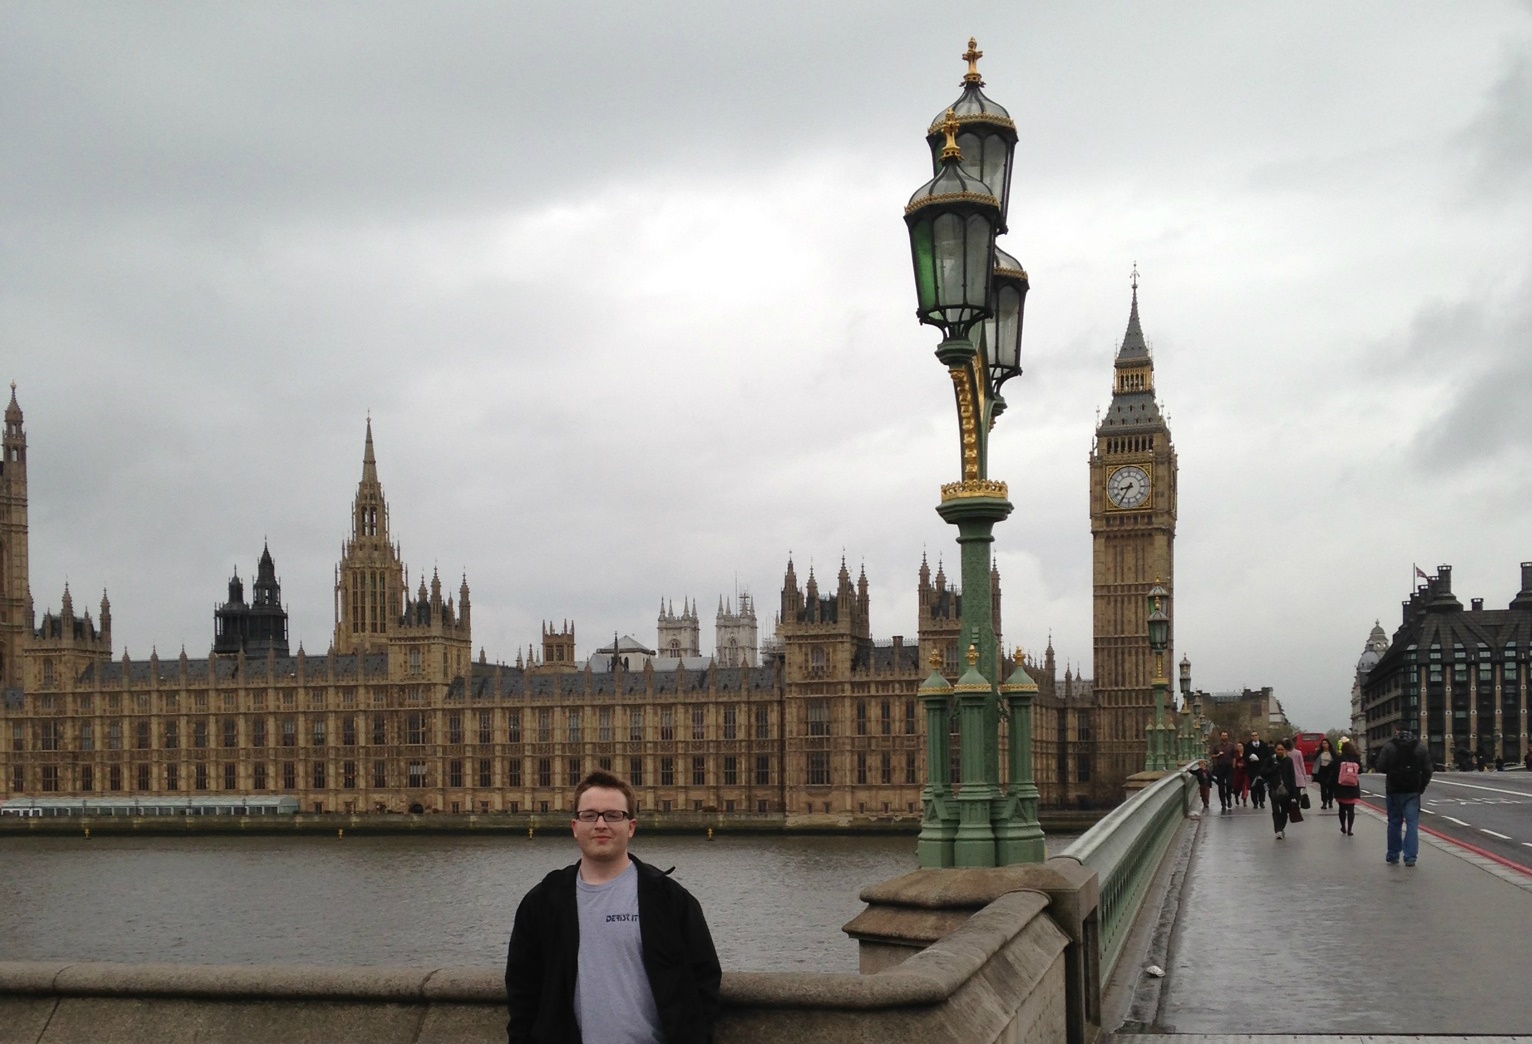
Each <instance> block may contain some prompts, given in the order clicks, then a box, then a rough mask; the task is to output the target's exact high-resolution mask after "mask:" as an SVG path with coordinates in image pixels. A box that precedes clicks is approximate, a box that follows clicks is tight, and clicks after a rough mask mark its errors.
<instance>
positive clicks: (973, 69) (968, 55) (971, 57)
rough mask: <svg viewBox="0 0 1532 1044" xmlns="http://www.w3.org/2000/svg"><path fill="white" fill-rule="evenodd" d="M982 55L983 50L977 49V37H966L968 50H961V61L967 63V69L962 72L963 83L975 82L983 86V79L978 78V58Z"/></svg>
mask: <svg viewBox="0 0 1532 1044" xmlns="http://www.w3.org/2000/svg"><path fill="white" fill-rule="evenodd" d="M983 57H984V52H983V51H981V50H979V41H978V38H977V37H973V36H970V37H969V38H968V50H966V51H964V52H963V61H965V62H967V63H968V71H967V72H966V73H964V74H963V82H964V83H976V84H978V85H979V86H980V87H983V86H984V81H983V80H981V79H979V59H980V58H983Z"/></svg>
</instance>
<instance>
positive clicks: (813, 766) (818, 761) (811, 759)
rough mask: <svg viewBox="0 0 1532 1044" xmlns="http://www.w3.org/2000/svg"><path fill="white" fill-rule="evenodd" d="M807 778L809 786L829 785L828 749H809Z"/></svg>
mask: <svg viewBox="0 0 1532 1044" xmlns="http://www.w3.org/2000/svg"><path fill="white" fill-rule="evenodd" d="M808 780H809V786H811V787H827V786H829V785H830V755H829V752H828V751H823V750H811V751H809V753H808Z"/></svg>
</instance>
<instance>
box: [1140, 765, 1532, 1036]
mask: <svg viewBox="0 0 1532 1044" xmlns="http://www.w3.org/2000/svg"><path fill="white" fill-rule="evenodd" d="M1378 800H1380V799H1378ZM1318 805H1319V801H1318V796H1317V791H1315V792H1314V806H1315V807H1314V808H1313V809H1311V810H1310V811H1309V812H1308V813H1306V814H1305V815H1306V818H1305V820H1304V822H1302V823H1300V824H1298V825H1296V826H1289V827H1288V828H1287V839H1286V840H1284V841H1278V840H1276V839H1275V837H1274V835H1273V832H1272V827H1271V816H1270V815H1269V813H1268V812H1266V811H1265V810H1260V811H1256V810H1252V809H1236V811H1235V812H1234V814H1232V815H1228V816H1220V815H1219V814H1218V810H1217V808H1216V806H1215V807H1214V809H1213V810H1212V812H1211V813H1210V814H1209V815H1207V816H1206V817H1205V818H1204V819H1203V820H1202V821H1201V823H1200V825H1199V827H1198V835H1197V838H1196V841H1195V843H1194V844H1193V847H1192V855H1191V860H1190V863H1189V864H1188V866H1187V870H1186V882H1185V888H1184V890H1183V891H1182V894H1181V901H1180V915H1179V917H1178V918H1177V921H1176V929H1175V932H1174V934H1173V936H1172V938H1171V943H1170V954H1169V958H1168V964H1167V968H1166V971H1167V972H1168V974H1167V976H1166V980H1165V983H1164V989H1163V991H1162V993H1161V1003H1160V1012H1159V1017H1158V1019H1157V1020H1156V1025H1155V1030H1156V1032H1161V1033H1170V1034H1176V1035H1186V1037H1187V1041H1188V1044H1191V1042H1199V1044H1214V1042H1220V1044H1222V1042H1241V1041H1252V1042H1254V1041H1259V1040H1261V1038H1262V1037H1265V1039H1266V1040H1268V1041H1270V1040H1274V1039H1275V1035H1280V1036H1283V1037H1286V1038H1288V1039H1291V1038H1292V1037H1294V1036H1299V1035H1302V1036H1308V1035H1321V1034H1323V1035H1329V1036H1328V1037H1327V1039H1328V1040H1330V1041H1331V1042H1334V1041H1335V1040H1336V1039H1337V1036H1338V1035H1344V1036H1345V1037H1346V1038H1349V1039H1353V1040H1364V1039H1365V1040H1372V1041H1385V1040H1390V1039H1414V1038H1415V1037H1416V1036H1417V1035H1421V1034H1432V1035H1446V1036H1450V1037H1457V1038H1459V1039H1461V1038H1464V1037H1471V1036H1473V1035H1482V1036H1489V1035H1497V1036H1500V1038H1501V1039H1502V1040H1503V1039H1504V1035H1517V1034H1526V1035H1528V1036H1526V1037H1525V1038H1524V1039H1526V1040H1529V1041H1532V874H1528V873H1527V872H1526V871H1525V870H1521V869H1511V868H1508V867H1504V866H1501V865H1500V864H1497V863H1495V862H1493V861H1491V860H1488V859H1485V858H1483V857H1481V856H1476V855H1472V854H1469V853H1466V852H1465V851H1464V850H1463V849H1461V848H1459V847H1457V846H1456V845H1454V844H1452V843H1451V842H1449V841H1444V840H1438V839H1437V838H1434V837H1431V836H1429V835H1428V834H1426V833H1425V832H1424V831H1422V832H1421V848H1420V861H1419V863H1418V865H1416V866H1414V867H1408V868H1407V867H1405V866H1404V865H1402V864H1398V865H1394V866H1389V865H1387V864H1385V863H1384V861H1383V853H1384V821H1383V818H1382V816H1381V815H1380V814H1379V813H1377V812H1375V811H1373V810H1371V809H1369V808H1367V807H1366V806H1365V805H1358V806H1357V808H1358V811H1357V817H1356V832H1355V836H1353V837H1346V836H1344V835H1342V834H1341V832H1340V825H1339V822H1338V821H1337V819H1336V816H1335V813H1334V812H1323V813H1321V812H1320V811H1319V808H1318ZM1125 1037H1126V1035H1125V1034H1120V1035H1118V1037H1117V1039H1118V1040H1119V1041H1121V1040H1123V1039H1125ZM1436 1039H1437V1040H1440V1039H1441V1037H1437V1038H1436Z"/></svg>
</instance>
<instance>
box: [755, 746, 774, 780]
mask: <svg viewBox="0 0 1532 1044" xmlns="http://www.w3.org/2000/svg"><path fill="white" fill-rule="evenodd" d="M755 785H756V786H758V787H769V786H771V756H770V755H769V754H757V755H756V756H755Z"/></svg>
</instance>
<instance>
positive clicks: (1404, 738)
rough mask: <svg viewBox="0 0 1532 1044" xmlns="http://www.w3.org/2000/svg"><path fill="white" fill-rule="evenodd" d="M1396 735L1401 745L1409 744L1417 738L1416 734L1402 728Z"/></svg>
mask: <svg viewBox="0 0 1532 1044" xmlns="http://www.w3.org/2000/svg"><path fill="white" fill-rule="evenodd" d="M1394 735H1395V736H1397V737H1399V742H1400V743H1408V742H1410V740H1412V739H1414V738H1415V734H1414V733H1413V732H1411V731H1410V730H1409V729H1406V728H1401V729H1400V730H1399V731H1398V732H1396V733H1394Z"/></svg>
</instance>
